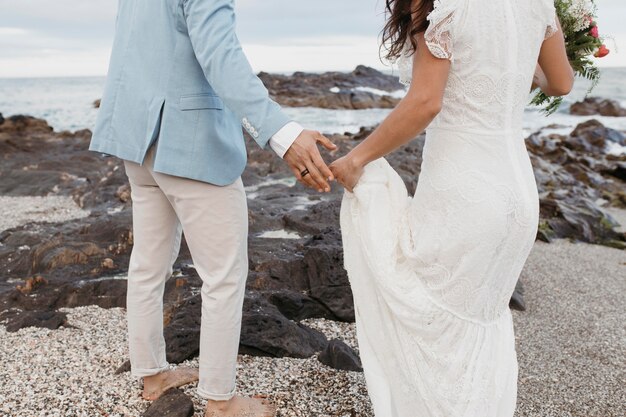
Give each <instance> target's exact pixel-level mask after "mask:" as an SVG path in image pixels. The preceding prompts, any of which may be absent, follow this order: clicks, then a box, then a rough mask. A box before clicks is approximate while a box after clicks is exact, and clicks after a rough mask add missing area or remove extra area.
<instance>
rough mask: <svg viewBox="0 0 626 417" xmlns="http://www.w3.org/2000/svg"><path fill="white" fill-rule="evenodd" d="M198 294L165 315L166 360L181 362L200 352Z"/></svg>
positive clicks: (199, 305) (200, 312)
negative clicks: (169, 315)
mask: <svg viewBox="0 0 626 417" xmlns="http://www.w3.org/2000/svg"><path fill="white" fill-rule="evenodd" d="M201 305H202V304H201V300H200V295H197V296H195V297H192V298H190V299H189V300H187V301H185V302H183V303H182V304H181V305H180V306H179V307H177V308H176V309H175V310H174V311H173V312H172V314H171V317H166V321H167V322H169V323H168V324H167V326H166V327H165V329H164V330H163V334H164V336H165V346H166V347H167V361H168V362H170V363H181V362H184V361H186V360H187V359H191V358H195V357H196V356H198V354H199V352H200V317H201V314H202V311H201V309H200V307H201Z"/></svg>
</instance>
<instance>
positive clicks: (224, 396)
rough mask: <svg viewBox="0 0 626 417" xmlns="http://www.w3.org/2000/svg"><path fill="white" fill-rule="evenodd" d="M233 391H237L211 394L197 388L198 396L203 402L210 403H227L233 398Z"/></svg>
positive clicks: (234, 389)
mask: <svg viewBox="0 0 626 417" xmlns="http://www.w3.org/2000/svg"><path fill="white" fill-rule="evenodd" d="M235 391H237V389H236V388H233V390H232V391H231V392H229V393H228V394H213V393H211V392H209V391H207V390H204V389H202V387H200V386H198V395H199V396H200V397H202V398H204V399H205V400H212V401H228V400H230V399H231V398H233V397H234V396H235Z"/></svg>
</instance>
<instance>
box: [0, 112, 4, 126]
mask: <svg viewBox="0 0 626 417" xmlns="http://www.w3.org/2000/svg"><path fill="white" fill-rule="evenodd" d="M2 123H4V116H2V113H0V125H1V124H2Z"/></svg>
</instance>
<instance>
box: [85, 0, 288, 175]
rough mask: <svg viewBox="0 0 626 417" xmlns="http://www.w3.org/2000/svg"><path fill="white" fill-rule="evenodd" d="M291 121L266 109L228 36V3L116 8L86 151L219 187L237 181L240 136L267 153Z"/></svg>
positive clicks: (141, 0) (175, 0)
mask: <svg viewBox="0 0 626 417" xmlns="http://www.w3.org/2000/svg"><path fill="white" fill-rule="evenodd" d="M288 122H289V119H287V117H286V116H285V115H284V114H283V113H282V111H281V110H280V108H279V106H278V105H277V104H276V103H274V102H273V101H271V100H269V97H268V93H267V90H266V89H265V87H263V85H262V83H261V82H260V81H259V80H258V78H257V77H256V76H255V75H254V73H253V72H252V69H251V68H250V65H249V63H248V61H247V60H246V58H245V55H244V54H243V52H242V50H241V46H240V44H239V41H238V39H237V37H236V34H235V14H234V10H233V1H232V0H213V1H202V0H158V1H155V0H124V1H120V2H119V11H118V19H117V24H116V36H115V42H114V45H113V53H112V56H111V63H110V68H109V75H108V80H107V84H106V88H105V93H104V96H103V99H102V105H101V108H100V113H99V117H98V121H97V124H96V128H95V131H94V137H93V140H92V144H91V149H92V150H95V151H100V152H103V153H108V154H112V155H115V156H118V157H120V158H122V159H125V160H129V161H132V162H137V163H142V162H143V160H144V158H145V155H146V153H147V151H148V148H149V147H150V146H151V145H152V144H153V143H155V141H157V140H158V142H157V150H156V154H155V161H154V169H155V170H156V171H158V172H163V173H166V174H171V175H176V176H181V177H186V178H191V179H197V180H201V181H205V182H210V183H214V184H217V185H226V184H230V183H232V182H233V181H234V180H235V179H236V178H237V177H239V176H240V175H241V172H242V171H243V169H244V166H245V163H246V152H245V145H244V140H243V135H242V131H241V125H242V124H243V125H244V126H245V127H246V129H247V130H248V132H249V133H250V135H251V136H252V137H253V138H254V139H255V140H256V141H257V142H258V143H259V144H260V145H261V146H265V145H266V144H267V142H268V141H269V139H270V137H271V136H272V135H274V134H275V133H276V132H277V131H278V130H279V129H280V128H281V127H283V126H284V125H286V124H287V123H288Z"/></svg>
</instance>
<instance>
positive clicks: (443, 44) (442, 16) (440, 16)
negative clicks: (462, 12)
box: [424, 0, 458, 61]
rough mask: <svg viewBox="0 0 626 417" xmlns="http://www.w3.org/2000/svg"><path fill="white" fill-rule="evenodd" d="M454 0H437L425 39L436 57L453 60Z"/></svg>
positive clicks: (429, 18)
mask: <svg viewBox="0 0 626 417" xmlns="http://www.w3.org/2000/svg"><path fill="white" fill-rule="evenodd" d="M457 6H458V5H457V4H455V2H454V1H446V3H445V4H444V3H442V1H441V0H435V2H434V8H433V11H432V12H431V13H430V14H429V15H428V18H427V19H428V22H429V23H430V24H429V25H428V29H426V32H425V33H424V41H425V42H426V46H427V47H428V49H429V50H430V53H432V54H433V56H434V57H436V58H440V59H449V60H450V61H453V58H454V55H453V52H452V48H453V35H452V29H453V27H454V24H455V17H456V16H457V13H455V7H457Z"/></svg>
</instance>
